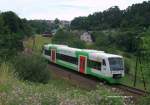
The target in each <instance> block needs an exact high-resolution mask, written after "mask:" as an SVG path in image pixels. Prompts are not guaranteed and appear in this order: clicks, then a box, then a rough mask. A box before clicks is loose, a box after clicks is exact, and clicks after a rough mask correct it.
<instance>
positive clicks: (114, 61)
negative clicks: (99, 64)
mask: <svg viewBox="0 0 150 105" xmlns="http://www.w3.org/2000/svg"><path fill="white" fill-rule="evenodd" d="M108 61H109V68H110V72H111V74H112V77H113V79H120V78H122V77H124V62H123V58H122V57H110V58H108Z"/></svg>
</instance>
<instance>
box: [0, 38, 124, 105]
mask: <svg viewBox="0 0 150 105" xmlns="http://www.w3.org/2000/svg"><path fill="white" fill-rule="evenodd" d="M30 41H31V40H29V42H30ZM47 42H48V43H50V39H48V38H43V37H40V36H37V37H36V44H35V45H36V47H35V48H36V49H35V50H34V51H40V49H41V45H42V44H44V43H47ZM28 47H32V44H31V43H28ZM14 69H15V68H14V67H13V65H12V64H10V63H3V64H0V105H20V104H21V105H106V104H114V105H121V104H123V99H122V98H113V97H108V96H114V95H115V96H116V95H119V93H113V92H111V90H108V89H106V88H105V87H104V86H101V87H97V89H95V90H91V91H87V90H84V89H81V88H80V87H78V86H75V85H73V84H71V83H70V82H68V81H67V80H62V79H56V78H53V76H51V80H50V81H49V83H48V84H39V83H32V82H28V81H23V80H18V79H17V76H16V75H15V74H14V73H13V71H14Z"/></svg>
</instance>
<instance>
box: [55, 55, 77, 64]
mask: <svg viewBox="0 0 150 105" xmlns="http://www.w3.org/2000/svg"><path fill="white" fill-rule="evenodd" d="M56 56H57V59H60V60H63V61H66V62H69V63H72V64H76V65H77V64H78V58H77V57H71V56H67V55H64V54H59V53H56Z"/></svg>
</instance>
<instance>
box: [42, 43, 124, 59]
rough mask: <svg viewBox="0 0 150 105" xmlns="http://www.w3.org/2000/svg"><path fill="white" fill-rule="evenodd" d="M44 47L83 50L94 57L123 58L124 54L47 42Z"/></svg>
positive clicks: (72, 50) (73, 50)
mask: <svg viewBox="0 0 150 105" xmlns="http://www.w3.org/2000/svg"><path fill="white" fill-rule="evenodd" d="M44 47H46V48H47V49H48V48H49V47H57V48H58V49H59V50H66V51H67V50H68V51H71V52H75V51H83V52H85V53H89V55H90V56H93V57H104V58H111V57H117V58H122V56H120V55H115V54H109V53H105V52H104V51H98V50H93V49H92V50H91V49H78V48H72V47H69V46H67V45H57V44H47V45H44Z"/></svg>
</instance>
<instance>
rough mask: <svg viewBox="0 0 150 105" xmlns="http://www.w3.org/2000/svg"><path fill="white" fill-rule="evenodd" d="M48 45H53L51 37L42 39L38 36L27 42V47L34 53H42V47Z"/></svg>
mask: <svg viewBox="0 0 150 105" xmlns="http://www.w3.org/2000/svg"><path fill="white" fill-rule="evenodd" d="M34 40H35V43H34ZM48 43H51V38H50V37H42V36H41V35H36V36H35V39H33V38H30V39H28V40H27V41H26V42H25V47H27V48H30V49H33V50H34V52H37V53H40V51H41V50H42V46H43V45H44V44H48Z"/></svg>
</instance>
